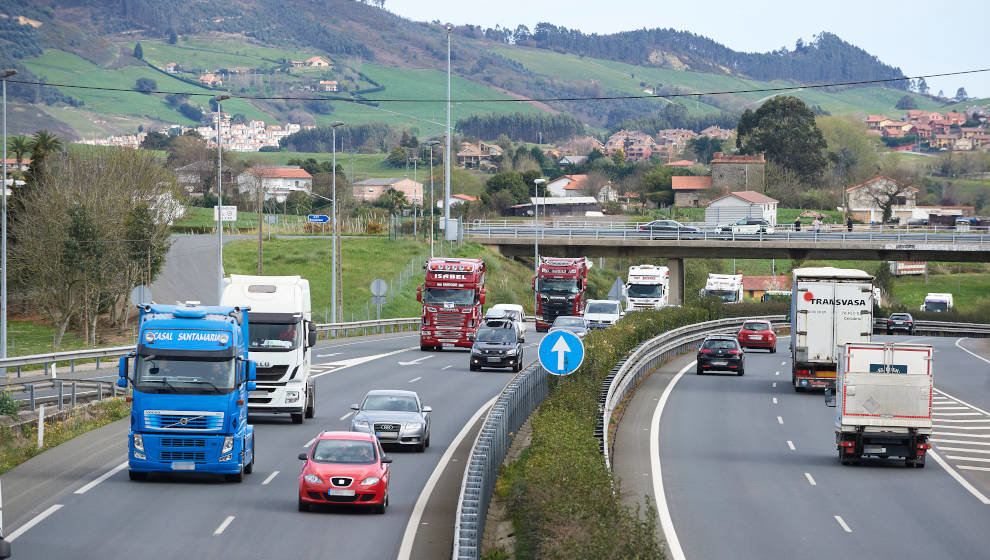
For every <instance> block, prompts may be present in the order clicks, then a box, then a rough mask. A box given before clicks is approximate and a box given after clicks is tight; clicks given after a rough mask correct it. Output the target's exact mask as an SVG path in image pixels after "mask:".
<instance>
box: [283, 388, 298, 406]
mask: <svg viewBox="0 0 990 560" xmlns="http://www.w3.org/2000/svg"><path fill="white" fill-rule="evenodd" d="M298 400H299V391H286V392H285V402H286V404H288V403H294V402H297V401H298Z"/></svg>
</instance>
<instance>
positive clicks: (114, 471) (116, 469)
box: [73, 461, 127, 494]
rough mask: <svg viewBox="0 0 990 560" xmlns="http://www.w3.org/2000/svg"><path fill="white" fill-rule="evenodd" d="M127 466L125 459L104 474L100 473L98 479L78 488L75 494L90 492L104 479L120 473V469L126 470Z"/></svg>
mask: <svg viewBox="0 0 990 560" xmlns="http://www.w3.org/2000/svg"><path fill="white" fill-rule="evenodd" d="M126 468H127V461H124V462H123V463H121V464H119V465H117V466H116V467H114V468H112V469H110V470H109V471H107V472H105V473H103V474H102V475H100V477H99V478H97V479H96V480H94V481H92V482H90V483H89V484H87V485H85V486H83V487H82V488H80V489H78V490H76V491H75V492H73V494H85V493H86V492H89V491H90V490H92V489H93V488H94V487H95V486H96V485H97V484H99V483H101V482H103V481H104V480H106V479H108V478H110V477H111V476H113V475H115V474H117V473H119V472H120V471H122V470H124V469H126Z"/></svg>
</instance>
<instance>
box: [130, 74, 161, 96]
mask: <svg viewBox="0 0 990 560" xmlns="http://www.w3.org/2000/svg"><path fill="white" fill-rule="evenodd" d="M134 89H135V90H137V91H140V92H141V93H145V94H149V93H151V92H152V91H155V90H156V89H158V82H156V81H154V80H152V79H151V78H138V79H137V81H136V82H134Z"/></svg>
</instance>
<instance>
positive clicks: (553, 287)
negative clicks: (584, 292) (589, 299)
mask: <svg viewBox="0 0 990 560" xmlns="http://www.w3.org/2000/svg"><path fill="white" fill-rule="evenodd" d="M537 286H538V289H539V291H540V293H541V294H549V293H565V294H576V293H578V287H577V280H576V279H574V278H563V279H557V278H539V279H538V280H537Z"/></svg>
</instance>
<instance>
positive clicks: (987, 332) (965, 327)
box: [873, 317, 990, 338]
mask: <svg viewBox="0 0 990 560" xmlns="http://www.w3.org/2000/svg"><path fill="white" fill-rule="evenodd" d="M873 332H874V334H884V333H886V332H887V318H886V317H875V318H874V319H873ZM914 334H915V335H916V336H965V337H971V338H990V325H986V324H982V323H952V322H948V321H915V322H914Z"/></svg>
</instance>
